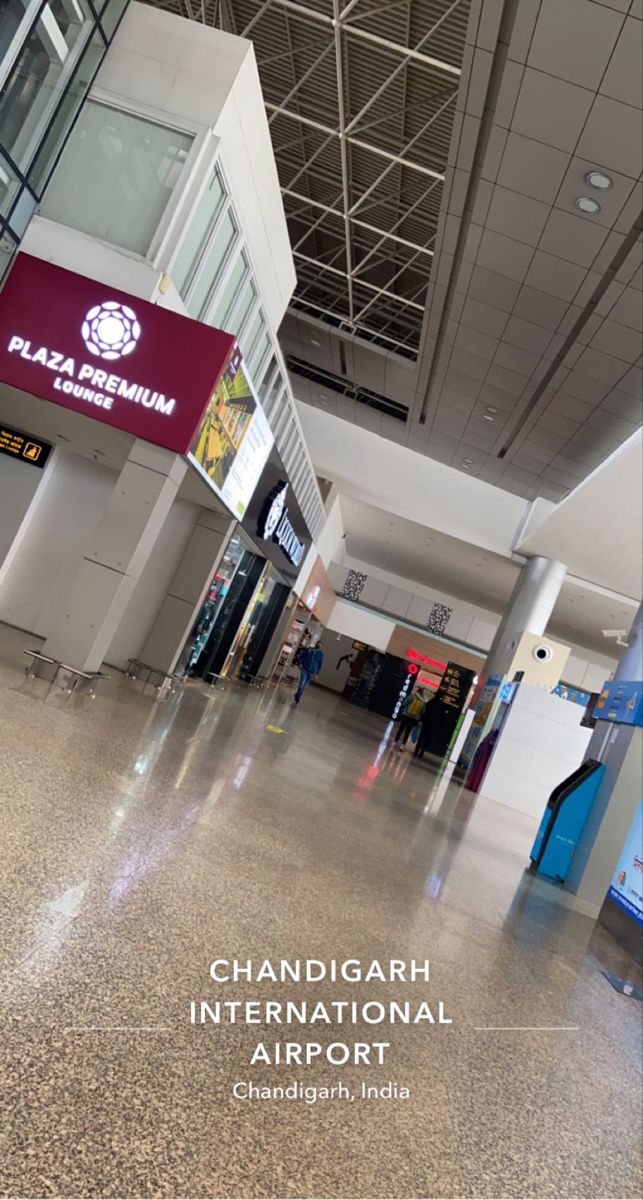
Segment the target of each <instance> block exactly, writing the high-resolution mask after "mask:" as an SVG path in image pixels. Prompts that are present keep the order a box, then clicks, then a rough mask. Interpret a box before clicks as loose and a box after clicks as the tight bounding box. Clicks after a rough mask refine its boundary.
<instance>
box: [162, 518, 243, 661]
mask: <svg viewBox="0 0 643 1200" xmlns="http://www.w3.org/2000/svg"><path fill="white" fill-rule="evenodd" d="M236 524H237V522H236V521H235V520H234V519H233V518H231V517H229V516H227V515H224V514H223V513H218V512H211V511H210V509H207V508H203V509H201V514H200V516H199V519H198V521H197V523H196V525H195V527H194V531H193V533H192V537H191V538H190V541H189V542H188V545H187V547H186V550H185V553H184V555H183V557H182V559H181V561H180V563H179V565H178V567H177V569H176V573H175V575H174V578H173V579H172V582H171V583H170V586H169V588H168V590H167V594H166V596H165V599H164V601H163V603H162V605H161V607H160V610H159V612H158V613H157V615H156V618H155V621H154V625H153V627H152V629H151V630H150V633H149V634H148V637H147V641H146V642H145V645H144V646H143V649H142V650H141V653H140V656H139V657H140V660H141V662H143V663H147V664H148V666H150V667H154V669H155V670H158V671H164V672H165V674H166V675H170V674H171V673H172V671H173V670H174V668H175V667H176V664H177V662H178V659H179V656H180V654H181V650H182V649H183V646H184V645H185V642H186V640H187V638H188V637H189V634H190V630H191V628H192V626H193V624H194V621H195V619H196V617H197V614H198V612H199V609H200V607H201V605H202V603H203V601H204V599H205V596H206V593H207V591H208V588H209V586H210V583H211V581H212V578H213V576H214V574H215V572H216V569H217V567H218V566H219V563H220V562H221V559H222V557H223V553H224V551H225V549H226V546H227V545H228V542H229V540H230V537H231V535H232V533H233V532H234V530H235V528H236Z"/></svg>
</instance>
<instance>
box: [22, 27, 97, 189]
mask: <svg viewBox="0 0 643 1200" xmlns="http://www.w3.org/2000/svg"><path fill="white" fill-rule="evenodd" d="M104 54H105V43H104V41H103V39H102V37H101V35H100V34H99V33H94V35H93V36H92V39H91V41H90V42H88V43H87V45H86V46H85V49H84V51H83V55H82V58H81V60H80V62H79V64H78V68H77V70H76V73H75V75H74V78H73V79H72V81H71V83H70V85H69V87H68V88H67V90H66V92H65V94H64V96H63V97H62V100H61V102H60V104H59V105H58V108H57V110H56V115H55V117H54V119H53V120H52V122H51V124H50V125H49V126H48V128H47V132H46V135H45V137H44V140H43V141H42V143H41V145H40V148H39V150H38V153H37V154H36V157H35V158H34V160H33V162H32V164H31V167H30V168H29V172H28V174H27V179H28V180H29V184H30V186H31V187H32V188H33V190H34V192H35V193H36V195H37V196H41V195H42V193H43V191H44V189H45V186H46V184H47V180H48V179H49V176H50V174H51V172H52V170H53V168H54V166H55V163H56V159H57V158H58V155H59V153H60V150H61V147H62V146H63V145H64V143H65V139H66V137H67V135H68V133H69V130H70V128H71V126H72V124H73V122H74V119H75V117H76V114H77V112H78V110H79V109H80V107H81V105H82V103H83V101H84V99H85V97H86V95H87V92H88V91H89V88H90V86H91V83H92V80H93V78H94V75H95V74H96V71H97V69H98V66H99V64H100V61H101V59H102V58H103V55H104Z"/></svg>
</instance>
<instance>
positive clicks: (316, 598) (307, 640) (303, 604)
mask: <svg viewBox="0 0 643 1200" xmlns="http://www.w3.org/2000/svg"><path fill="white" fill-rule="evenodd" d="M335 599H336V597H335V592H334V589H333V585H332V583H331V581H330V579H329V577H328V573H327V571H326V568H325V567H324V565H323V563H322V561H321V559H320V558H319V557H317V559H316V560H315V562H314V563H313V566H312V569H311V571H310V573H309V575H308V577H307V578H306V580H305V583H304V586H303V588H302V592H301V597H300V598H299V599H295V598H294V597H293V602H292V606H291V615H290V617H289V619H288V621H287V622H286V624H285V626H284V627H283V628H282V629H280V630H279V631H278V632H279V635H280V636H279V640H278V644H277V645H276V646H275V645H273V646H271V648H270V652H269V656H268V657H269V658H271V659H272V660H273V664H274V665H273V667H272V671H271V673H270V679H271V682H272V683H274V684H277V683H285V684H294V683H295V682H296V681H297V678H298V672H297V663H296V659H297V655H298V652H299V651H300V650H302V649H303V648H304V647H305V646H310V645H312V644H313V643H314V642H316V641H317V640H318V639H319V638H320V637H321V635H322V634H323V632H324V629H325V628H326V625H327V624H328V621H329V619H330V616H331V613H332V611H333V608H334V607H335Z"/></svg>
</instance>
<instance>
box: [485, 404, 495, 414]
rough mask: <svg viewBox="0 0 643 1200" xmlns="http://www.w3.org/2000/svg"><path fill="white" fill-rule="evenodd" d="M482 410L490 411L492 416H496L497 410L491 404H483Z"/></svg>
mask: <svg viewBox="0 0 643 1200" xmlns="http://www.w3.org/2000/svg"><path fill="white" fill-rule="evenodd" d="M484 410H485V412H488V413H491V416H492V417H495V416H497V415H498V412H499V410H498V409H497V408H495V407H494V405H493V404H485V406H484Z"/></svg>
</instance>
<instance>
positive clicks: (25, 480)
mask: <svg viewBox="0 0 643 1200" xmlns="http://www.w3.org/2000/svg"><path fill="white" fill-rule="evenodd" d="M47 469H48V468H47V467H46V468H45V471H46V470H47ZM43 478H44V471H38V470H37V469H36V468H35V467H30V466H29V464H28V463H24V462H20V460H19V459H14V458H7V457H6V455H2V456H0V569H1V568H2V563H3V562H4V560H5V558H6V555H7V553H8V551H9V548H10V546H11V544H12V542H13V539H14V537H15V536H16V533H17V532H18V530H19V528H20V526H21V524H22V521H23V518H24V516H25V513H26V512H27V509H28V508H29V505H30V504H31V501H32V500H33V498H34V496H35V494H36V491H37V490H38V485H39V484H40V483H41V482H42V480H43Z"/></svg>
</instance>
